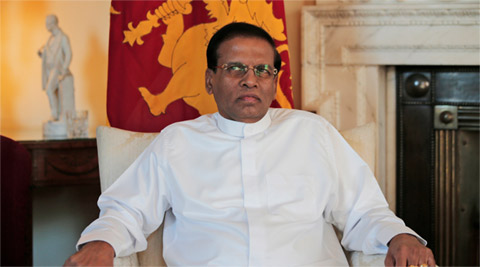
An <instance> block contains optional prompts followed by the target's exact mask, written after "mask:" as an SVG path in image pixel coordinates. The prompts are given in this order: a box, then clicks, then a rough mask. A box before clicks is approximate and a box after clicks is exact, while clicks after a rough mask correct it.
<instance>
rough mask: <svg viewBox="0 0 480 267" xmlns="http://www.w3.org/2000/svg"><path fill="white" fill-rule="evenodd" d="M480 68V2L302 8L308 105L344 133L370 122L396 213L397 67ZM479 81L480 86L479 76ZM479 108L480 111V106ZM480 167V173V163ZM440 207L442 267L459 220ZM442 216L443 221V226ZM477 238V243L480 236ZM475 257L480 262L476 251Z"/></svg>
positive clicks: (380, 173) (322, 0) (326, 1)
mask: <svg viewBox="0 0 480 267" xmlns="http://www.w3.org/2000/svg"><path fill="white" fill-rule="evenodd" d="M479 65H480V3H479V2H478V1H432V0H425V1H423V0H420V1H408V0H404V1H393V0H384V1H348V0H346V1H345V0H342V1H340V0H339V1H331V0H317V2H316V5H315V6H310V7H305V8H304V9H303V14H302V109H305V110H310V111H314V112H316V113H317V114H319V115H322V116H323V117H325V118H326V119H327V120H329V121H330V122H331V123H332V124H333V125H334V126H335V127H337V129H339V130H346V129H350V128H355V127H357V126H362V125H367V124H368V125H370V127H368V128H367V129H369V130H368V131H370V133H369V134H370V136H372V138H370V139H369V140H375V141H374V143H373V144H370V145H371V148H372V150H374V151H375V160H374V162H373V163H372V162H369V164H370V167H371V168H372V169H373V170H374V172H375V174H376V177H377V179H378V182H379V184H380V187H381V189H382V190H383V192H384V194H385V196H386V198H387V200H388V202H389V204H390V207H391V208H392V209H393V210H395V209H396V207H397V204H402V202H401V201H399V202H398V203H397V191H398V189H401V188H402V187H399V188H397V184H398V181H402V183H401V184H402V186H403V184H404V183H403V180H402V178H400V177H397V162H398V161H397V160H398V159H397V155H398V151H397V141H398V139H399V138H397V136H396V135H397V132H398V131H397V130H398V129H397V112H398V111H397V107H398V105H397V104H399V103H400V102H398V103H397V101H399V100H398V98H397V97H398V94H397V86H398V84H399V82H400V83H401V81H400V79H398V80H397V77H399V76H398V75H397V70H398V69H402V68H404V67H405V66H407V67H409V66H413V67H415V66H427V67H428V66H432V68H436V67H442V66H445V67H448V66H467V67H468V66H476V67H474V68H473V69H474V73H475V72H477V73H478V66H479ZM470 69H471V68H470ZM474 75H476V74H474ZM477 77H478V76H477ZM474 80H478V79H477V78H474ZM474 82H476V84H477V85H476V87H478V81H474ZM479 93H480V92H479ZM432 97H433V96H432ZM477 98H478V96H477ZM432 99H433V98H432ZM475 105H476V106H475V107H473V108H474V109H475V110H477V111H475V112H477V113H478V112H479V111H478V110H479V107H478V103H477V104H475ZM475 116H476V119H477V120H478V118H477V117H478V115H475ZM372 125H373V127H372ZM476 127H478V126H476ZM399 129H400V128H399ZM476 131H477V133H476V134H477V136H478V129H477V130H476ZM400 139H401V138H400ZM437 139H438V138H437ZM474 139H478V138H474ZM436 141H438V140H436ZM477 144H478V142H477ZM399 151H400V152H401V150H399ZM476 153H477V154H478V150H477V152H476ZM477 157H478V155H477ZM477 162H478V159H477ZM476 172H477V174H474V175H475V176H478V166H476ZM397 178H399V180H398V181H397ZM473 178H474V179H476V178H475V177H473ZM475 182H476V183H477V184H478V180H476V181H475ZM427 189H428V188H427ZM446 190H447V193H448V191H454V188H450V189H446ZM477 192H478V190H477ZM430 193H431V194H432V195H435V197H436V198H437V199H439V200H441V201H439V202H445V203H446V202H448V201H446V200H444V196H448V194H443V193H440V194H439V193H438V192H437V191H435V192H433V193H432V192H430ZM453 195H454V193H453ZM476 195H477V198H478V193H476ZM399 196H401V195H399ZM438 196H440V197H438ZM432 199H433V198H432ZM451 199H452V201H453V200H454V199H455V196H454V197H453V198H451ZM477 202H478V201H477ZM447 204H448V203H447ZM435 205H437V206H435V207H437V208H434V209H435V210H437V211H438V210H439V211H440V213H439V214H440V215H441V216H438V214H435V213H438V212H437V211H434V212H432V213H431V214H423V215H424V216H430V215H432V214H433V217H434V219H432V220H431V221H432V225H431V227H430V226H429V227H430V228H431V229H432V231H431V232H432V233H436V234H432V236H431V239H434V244H436V245H433V246H434V247H435V246H437V248H436V249H435V250H437V251H440V250H439V249H440V248H441V247H442V246H443V247H442V252H441V253H438V254H440V255H439V256H440V259H441V261H440V263H439V264H441V262H444V263H445V264H447V263H448V265H452V264H454V263H455V261H454V260H453V259H451V258H453V256H454V255H455V253H454V249H452V247H454V245H453V244H455V246H457V243H455V240H454V239H452V237H449V236H448V235H449V234H452V233H453V234H454V233H455V230H453V232H452V231H451V230H448V229H457V228H452V227H451V226H448V222H449V221H455V220H452V219H451V218H449V219H446V220H447V222H446V224H447V226H448V227H447V226H445V223H444V222H443V219H444V217H442V216H443V215H442V214H441V213H442V212H443V210H444V206H442V205H443V204H441V205H439V204H435ZM400 207H403V206H402V205H400ZM402 209H403V208H402ZM475 209H476V210H477V211H478V207H476V208H475ZM451 216H454V215H451ZM439 219H441V220H442V222H441V223H437V221H439ZM467 221H468V219H467ZM477 221H478V219H477ZM435 227H436V230H434V228H435ZM438 227H443V228H442V229H445V230H442V229H440V228H438ZM427 228H428V227H427ZM447 228H448V229H447ZM474 228H475V229H476V230H473V232H472V233H470V232H468V233H466V234H467V235H470V234H473V235H475V234H477V235H478V225H477V226H475V227H474ZM439 229H440V230H439ZM458 229H460V228H458ZM475 231H477V233H474V232H475ZM444 232H448V233H447V237H444V234H443V233H444ZM474 243H476V244H475V246H476V247H478V240H476V241H475V240H474ZM458 248H460V247H458ZM457 254H458V253H457ZM458 255H460V254H458ZM458 255H457V257H458ZM475 257H476V262H478V252H477V253H476V256H475ZM457 262H458V261H457ZM474 262H475V259H474Z"/></svg>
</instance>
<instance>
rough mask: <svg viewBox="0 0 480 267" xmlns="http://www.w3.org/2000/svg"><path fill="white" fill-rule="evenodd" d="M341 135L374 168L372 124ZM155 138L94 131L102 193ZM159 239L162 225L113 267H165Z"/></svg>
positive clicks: (375, 262) (356, 257) (372, 259)
mask: <svg viewBox="0 0 480 267" xmlns="http://www.w3.org/2000/svg"><path fill="white" fill-rule="evenodd" d="M342 135H343V136H344V138H345V139H346V140H347V142H349V143H350V145H351V146H352V147H353V148H354V149H355V151H357V153H358V154H359V155H360V156H361V157H362V158H363V159H364V160H365V161H366V162H367V164H368V165H369V166H370V168H372V169H374V168H375V149H373V148H374V147H375V146H374V144H375V125H374V124H373V123H370V124H366V125H364V126H360V127H357V128H354V129H351V130H347V131H343V132H342ZM156 136H157V133H140V132H131V131H126V130H121V129H117V128H113V127H107V126H99V127H98V128H97V147H98V163H99V169H100V184H101V189H102V191H104V190H105V189H106V188H108V187H109V186H110V185H111V184H112V183H113V182H114V181H115V180H116V179H117V178H118V177H119V176H120V175H121V174H122V173H123V172H124V171H125V170H126V169H127V168H128V166H130V164H132V163H133V161H134V160H135V159H136V158H137V157H138V156H139V155H140V153H142V152H143V150H145V148H146V147H147V146H148V145H149V144H150V143H151V142H152V141H153V139H154V138H155V137H156ZM162 238H163V224H162V227H160V228H159V229H158V230H157V231H155V232H154V233H152V234H151V235H150V236H149V237H148V239H147V240H148V248H147V250H146V251H143V252H140V253H136V254H132V255H130V256H127V257H119V258H115V262H114V265H115V266H166V264H165V261H164V260H163V255H162V251H163V244H162ZM346 254H347V258H348V260H349V262H350V264H351V265H352V266H383V260H384V259H385V255H365V254H363V253H361V252H353V253H352V252H347V253H346Z"/></svg>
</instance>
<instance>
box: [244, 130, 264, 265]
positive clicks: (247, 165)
mask: <svg viewBox="0 0 480 267" xmlns="http://www.w3.org/2000/svg"><path fill="white" fill-rule="evenodd" d="M241 157H242V158H241V160H242V180H243V188H244V207H245V210H246V213H247V223H248V235H249V258H248V262H249V265H250V266H259V265H263V264H262V263H263V256H264V255H265V253H264V252H265V246H266V233H265V227H264V225H263V223H262V218H263V217H262V210H263V208H264V207H263V206H262V194H261V193H262V192H261V191H262V190H261V180H260V179H259V176H258V171H257V168H256V158H257V155H256V141H255V139H254V138H252V137H250V138H249V137H246V138H244V139H242V140H241Z"/></svg>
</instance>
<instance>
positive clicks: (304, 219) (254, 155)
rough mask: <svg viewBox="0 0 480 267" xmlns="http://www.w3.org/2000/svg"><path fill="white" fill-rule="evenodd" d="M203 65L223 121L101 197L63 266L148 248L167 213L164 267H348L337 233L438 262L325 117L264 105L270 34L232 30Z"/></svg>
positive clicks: (217, 119) (403, 259)
mask: <svg viewBox="0 0 480 267" xmlns="http://www.w3.org/2000/svg"><path fill="white" fill-rule="evenodd" d="M207 60H208V69H207V70H206V73H205V83H206V84H205V85H206V90H207V92H208V93H210V94H213V96H214V98H215V101H216V103H217V106H218V113H215V114H210V115H204V116H201V117H199V118H197V119H195V120H191V121H184V122H179V123H175V124H172V125H170V126H168V127H167V128H165V129H164V130H163V131H162V132H161V133H160V134H159V135H158V137H157V138H156V139H155V140H154V141H153V142H152V144H151V145H150V146H149V147H148V148H147V149H146V150H145V151H144V152H143V153H142V154H141V155H140V157H139V158H138V159H137V160H136V161H135V162H134V163H133V164H132V165H131V166H130V167H129V168H128V169H127V170H126V171H125V173H124V174H122V176H120V177H119V179H118V180H117V181H116V182H115V183H114V184H113V185H112V186H110V187H109V188H108V189H107V190H105V192H104V193H103V194H102V195H101V196H100V199H99V202H98V203H99V207H100V209H101V214H100V218H99V219H97V220H95V221H94V222H93V223H92V224H91V225H89V226H88V227H87V228H86V229H85V231H84V232H83V233H82V236H81V238H80V240H79V242H78V244H79V247H81V249H80V250H79V252H77V253H76V254H74V255H73V256H71V257H70V258H69V259H68V260H67V261H66V263H65V264H66V265H112V263H113V258H114V256H115V255H116V256H126V255H129V254H131V253H133V252H137V251H141V250H144V249H146V247H147V242H146V236H148V235H149V234H150V233H152V232H153V231H154V230H155V229H157V228H158V227H159V225H160V224H161V223H162V221H163V219H164V216H165V228H164V236H163V238H164V244H165V245H164V251H163V256H164V259H165V262H166V263H167V264H168V265H181V266H185V265H238V266H246V265H285V266H293V265H347V260H346V258H345V255H344V253H343V251H342V248H341V245H340V244H339V242H338V239H337V236H336V235H335V231H334V226H335V227H337V228H338V229H340V230H341V231H342V232H343V238H342V241H341V243H342V245H343V246H344V247H345V248H346V249H347V250H359V251H363V252H365V253H386V252H387V250H388V253H387V257H386V260H385V263H386V264H387V265H397V266H406V265H430V266H431V265H435V260H434V258H433V255H432V252H431V251H430V250H429V249H428V248H426V247H425V246H424V244H425V241H424V240H423V239H421V238H420V237H418V235H416V234H415V233H414V232H413V231H412V230H411V229H409V228H407V227H406V226H405V225H404V223H403V221H402V220H401V219H399V218H397V217H396V216H395V215H394V214H393V213H392V212H391V211H390V210H389V209H388V205H387V202H386V201H385V199H384V197H383V195H382V193H381V190H380V188H379V186H378V184H377V182H376V180H375V178H374V177H373V175H372V173H371V171H370V170H369V168H368V166H367V165H366V164H365V162H363V161H362V160H361V159H360V157H359V156H358V155H357V154H356V153H355V152H354V151H353V150H352V148H350V146H349V145H348V144H347V143H346V142H345V140H344V139H343V138H342V137H341V136H340V134H339V133H338V132H337V131H336V130H335V129H334V128H333V127H332V126H331V125H330V124H329V123H328V122H327V121H326V120H324V119H323V118H321V117H320V116H317V115H314V114H311V113H309V112H304V111H299V110H289V109H270V108H269V106H270V104H271V102H272V101H273V99H274V98H275V93H276V84H277V79H278V76H277V73H278V70H279V68H280V64H281V59H280V56H279V54H278V52H277V51H276V50H275V45H274V42H273V40H272V38H271V37H270V36H269V35H268V33H266V32H265V31H264V30H262V29H261V28H258V27H256V26H253V25H249V24H246V23H232V24H229V25H227V26H225V27H223V28H222V29H220V30H219V31H218V32H217V33H216V34H215V35H214V36H213V37H212V39H211V41H210V43H209V45H208V49H207ZM250 70H251V71H250ZM419 240H420V241H419ZM159 253H160V252H159Z"/></svg>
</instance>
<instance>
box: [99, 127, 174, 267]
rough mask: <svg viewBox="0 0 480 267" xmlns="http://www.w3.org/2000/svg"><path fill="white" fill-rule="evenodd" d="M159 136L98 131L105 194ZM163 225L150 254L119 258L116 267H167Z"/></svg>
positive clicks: (151, 240) (151, 243) (151, 241)
mask: <svg viewBox="0 0 480 267" xmlns="http://www.w3.org/2000/svg"><path fill="white" fill-rule="evenodd" d="M157 134H158V133H140V132H132V131H126V130H121V129H117V128H113V127H107V126H99V127H98V128H97V149H98V165H99V170H100V185H101V189H102V192H103V191H104V190H105V189H106V188H108V187H109V186H110V185H111V184H112V183H113V182H114V181H115V180H117V178H118V177H119V176H120V175H121V174H122V173H123V172H124V171H125V170H126V169H127V168H128V167H129V166H130V165H131V164H132V163H133V161H134V160H135V159H136V158H137V157H138V156H139V155H140V153H142V152H143V151H144V150H145V148H146V147H147V146H148V145H149V144H150V143H151V142H152V141H153V139H154V138H155V137H156V136H157ZM162 236H163V226H162V227H160V228H159V229H158V230H157V231H155V232H154V233H152V234H151V235H150V236H149V237H148V239H147V240H148V248H147V250H146V251H143V252H140V253H138V254H134V255H131V256H128V257H121V258H116V259H115V263H114V264H115V265H116V266H166V264H165V261H164V260H163V257H162V251H163V244H162V243H163V241H162Z"/></svg>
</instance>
